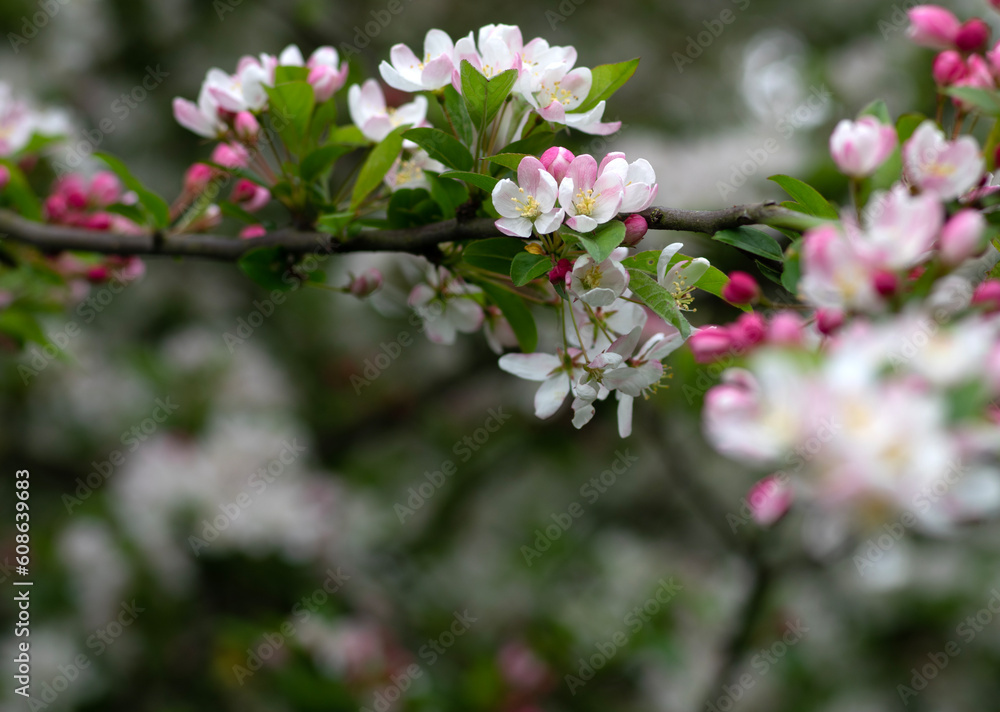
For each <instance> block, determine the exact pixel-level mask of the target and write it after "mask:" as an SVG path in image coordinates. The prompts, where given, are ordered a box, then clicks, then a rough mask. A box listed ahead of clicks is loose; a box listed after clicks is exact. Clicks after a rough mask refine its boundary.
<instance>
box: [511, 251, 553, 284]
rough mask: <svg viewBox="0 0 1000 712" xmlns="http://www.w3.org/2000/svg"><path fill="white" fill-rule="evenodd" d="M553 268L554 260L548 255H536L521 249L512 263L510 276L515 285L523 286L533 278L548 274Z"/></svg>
mask: <svg viewBox="0 0 1000 712" xmlns="http://www.w3.org/2000/svg"><path fill="white" fill-rule="evenodd" d="M551 269H552V260H551V258H549V256H548V255H536V254H533V253H531V252H525V251H523V250H522V251H521V252H519V253H518V254H516V255H514V259H513V261H511V263H510V278H511V281H513V282H514V286H515V287H523V286H524V285H526V284H527V283H528V282H530V281H531V280H533V279H538V278H539V277H541V276H542V275H543V274H548V273H549V271H550V270H551Z"/></svg>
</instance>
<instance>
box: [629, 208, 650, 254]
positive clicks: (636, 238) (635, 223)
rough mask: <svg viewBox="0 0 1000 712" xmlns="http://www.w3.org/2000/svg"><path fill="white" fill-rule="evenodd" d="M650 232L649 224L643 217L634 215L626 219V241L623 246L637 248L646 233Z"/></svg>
mask: <svg viewBox="0 0 1000 712" xmlns="http://www.w3.org/2000/svg"><path fill="white" fill-rule="evenodd" d="M648 231H649V223H648V222H646V218H644V217H643V216H642V215H636V214H635V213H633V214H632V215H629V216H628V217H626V218H625V240H624V242H623V244H625V245H628V246H629V247H635V246H636V245H638V244H639V242H640V241H641V240H642V238H643V237H645V236H646V232H648Z"/></svg>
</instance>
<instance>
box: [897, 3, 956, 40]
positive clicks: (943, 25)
mask: <svg viewBox="0 0 1000 712" xmlns="http://www.w3.org/2000/svg"><path fill="white" fill-rule="evenodd" d="M907 14H908V15H909V16H910V23H911V24H910V28H909V31H908V34H909V36H910V39H912V40H913V41H914V42H916V43H917V44H919V45H923V46H924V47H930V48H931V49H948V48H950V47H952V46H954V44H955V38H956V36H957V35H958V31H959V28H960V23H959V21H958V18H957V17H955V16H954V15H953V14H952V13H950V12H949V11H948V10H945V9H944V8H943V7H938V6H937V5H917V6H916V7H913V8H910V10H909V11H908V12H907Z"/></svg>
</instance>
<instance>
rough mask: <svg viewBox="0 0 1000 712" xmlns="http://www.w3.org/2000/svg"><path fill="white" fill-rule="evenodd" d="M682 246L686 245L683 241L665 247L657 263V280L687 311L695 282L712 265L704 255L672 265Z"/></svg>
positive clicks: (680, 306)
mask: <svg viewBox="0 0 1000 712" xmlns="http://www.w3.org/2000/svg"><path fill="white" fill-rule="evenodd" d="M682 247H684V245H683V244H682V243H680V242H673V243H671V244H669V245H667V246H666V247H664V248H663V250H662V251H661V252H660V257H659V259H658V260H657V263H656V281H657V282H658V283H659V285H660V286H661V287H663V288H664V289H666V290H667V291H668V292H670V293H671V294H672V295H673V297H674V301H675V302H677V306H678V308H679V309H682V310H685V311H687V310H689V307H690V305H691V302H692V298H691V291H692V290H693V289H694V287H695V283H696V282H697V281H698V280H699V279H701V277H702V275H704V274H705V272H707V271H708V268H709V267H710V266H711V265H710V264H709V262H708V260H707V259H705V258H704V257H696V258H694V259H687V260H683V261H680V262H677V263H676V264H674V265H671V264H670V261H671V260H672V259H673V258H674V255H676V254H677V253H678V252H680V249H681V248H682Z"/></svg>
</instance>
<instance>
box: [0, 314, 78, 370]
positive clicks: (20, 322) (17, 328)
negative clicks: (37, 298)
mask: <svg viewBox="0 0 1000 712" xmlns="http://www.w3.org/2000/svg"><path fill="white" fill-rule="evenodd" d="M0 333H4V334H7V335H8V336H10V337H12V338H13V339H14V340H15V341H17V343H18V344H19V345H20V346H22V347H23V346H24V345H25V344H26V343H27V342H29V341H34V342H35V343H36V344H39V345H41V346H49V345H50V342H49V339H48V338H47V337H46V336H45V332H44V331H42V327H41V325H40V324H39V323H38V320H37V319H36V318H35V316H34V314H31V313H30V312H28V311H25V310H24V309H18V308H16V307H9V308H7V309H4V310H3V311H0ZM52 346H53V348H55V349H56V353H57V354H58V356H59V358H60V359H63V358H65V355H66V352H65V351H63V350H62V349H61V348H59V347H58V346H55V345H54V344H53V345H52Z"/></svg>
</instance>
